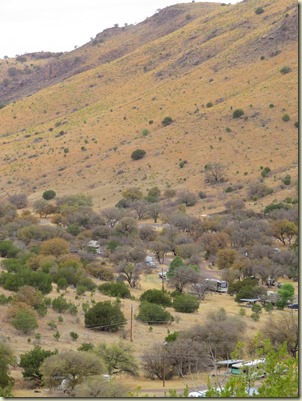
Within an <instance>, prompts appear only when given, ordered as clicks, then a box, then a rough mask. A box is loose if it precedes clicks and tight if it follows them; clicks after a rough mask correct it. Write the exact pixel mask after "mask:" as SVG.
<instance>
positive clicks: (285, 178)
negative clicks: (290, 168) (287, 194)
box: [282, 174, 291, 185]
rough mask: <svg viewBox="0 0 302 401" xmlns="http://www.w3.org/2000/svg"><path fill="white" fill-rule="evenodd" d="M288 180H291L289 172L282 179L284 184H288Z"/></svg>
mask: <svg viewBox="0 0 302 401" xmlns="http://www.w3.org/2000/svg"><path fill="white" fill-rule="evenodd" d="M290 181H291V176H290V175H289V174H287V175H286V176H285V177H284V178H283V180H282V182H283V184H284V185H290Z"/></svg>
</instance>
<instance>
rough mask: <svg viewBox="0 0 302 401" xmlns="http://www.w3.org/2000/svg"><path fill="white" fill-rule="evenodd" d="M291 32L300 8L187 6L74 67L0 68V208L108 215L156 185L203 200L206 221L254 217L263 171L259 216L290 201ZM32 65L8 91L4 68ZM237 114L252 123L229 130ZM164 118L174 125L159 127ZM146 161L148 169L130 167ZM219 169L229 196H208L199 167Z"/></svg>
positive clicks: (105, 35)
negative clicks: (228, 204) (44, 207)
mask: <svg viewBox="0 0 302 401" xmlns="http://www.w3.org/2000/svg"><path fill="white" fill-rule="evenodd" d="M258 7H262V8H263V12H262V13H260V14H257V13H255V10H256V9H257V8H258ZM297 27H298V7H297V3H296V2H294V1H293V0H278V1H272V2H269V1H268V2H266V1H263V0H248V1H247V0H246V1H243V2H241V3H238V4H237V5H224V6H223V5H220V4H219V5H218V4H211V3H192V4H182V5H178V6H172V7H169V8H167V9H164V10H162V11H160V12H159V13H158V14H156V15H155V16H153V17H151V18H148V19H147V20H145V21H144V22H142V23H140V24H137V25H135V26H132V25H130V26H126V27H123V28H118V27H116V28H110V29H109V30H105V31H104V32H102V33H100V34H98V35H96V37H95V38H94V39H93V40H91V42H90V43H87V44H86V45H85V46H83V47H81V48H79V49H76V50H74V51H72V52H70V53H67V54H62V55H54V56H52V57H50V58H46V59H38V60H37V59H35V60H33V56H27V57H26V58H27V60H26V61H23V62H21V61H16V60H4V61H1V70H0V71H1V75H2V76H3V80H4V81H5V79H6V81H5V82H6V85H7V89H5V88H4V86H3V85H4V84H3V83H2V87H1V89H2V91H1V92H2V95H1V102H2V103H5V102H7V101H8V102H9V103H7V104H6V106H5V107H3V108H2V109H1V110H0V121H1V124H0V144H1V147H0V169H1V172H2V174H1V177H0V188H1V197H6V196H7V194H12V193H20V192H23V193H26V194H27V195H28V196H29V199H30V200H32V201H33V200H36V199H38V198H40V196H41V193H42V192H44V191H45V190H46V189H54V190H55V191H56V192H57V193H58V194H59V195H60V196H62V195H64V194H68V193H76V192H77V193H78V192H83V193H88V194H90V195H92V197H93V199H94V205H95V207H96V208H97V209H101V208H103V207H107V206H111V205H114V204H115V203H116V202H117V201H118V200H119V199H120V197H121V196H120V192H121V191H122V190H123V189H124V188H127V187H130V186H139V187H141V188H142V189H143V190H146V189H147V188H150V187H151V186H154V185H158V186H159V187H160V188H161V189H165V188H169V187H173V188H176V189H182V188H187V189H189V190H191V191H193V192H195V193H198V192H199V191H203V192H205V193H206V194H207V199H206V201H203V202H199V203H198V205H197V206H196V210H195V213H197V214H200V213H201V212H204V211H209V210H212V211H214V210H215V211H216V210H218V211H219V210H221V209H223V204H224V202H225V201H226V200H227V199H229V198H232V197H235V198H238V197H240V198H243V199H246V200H247V201H249V203H250V205H251V204H252V203H253V202H251V201H250V200H249V199H248V197H247V191H248V188H249V185H250V184H251V183H252V182H253V181H255V180H256V179H260V178H261V169H263V167H269V168H270V169H271V173H270V175H269V176H268V177H267V178H265V183H267V185H268V186H269V187H271V188H272V189H273V193H272V194H271V195H269V196H266V197H265V198H261V199H260V201H258V202H257V204H256V205H254V206H255V208H256V209H257V208H258V209H262V208H263V206H264V205H266V204H268V203H271V202H272V201H273V200H275V199H276V200H283V199H285V198H286V197H293V196H294V194H295V191H296V190H295V180H296V179H297V164H298V162H297V153H298V150H297V146H298V129H297V127H296V126H295V123H296V122H297V120H298V110H297V102H298V100H297V99H298V91H297V76H298V47H297V39H298V29H297ZM26 63H27V65H29V66H28V69H30V68H31V69H33V70H34V71H32V72H31V73H28V74H25V73H24V74H23V73H22V74H21V75H22V78H21V79H20V81H14V83H12V82H10V79H9V80H8V81H9V82H7V79H8V78H7V74H8V70H9V68H11V67H15V68H17V67H16V66H19V65H20V67H18V68H24V69H25V68H26ZM31 64H32V67H30V66H31ZM283 67H289V72H288V73H281V72H280V70H281V69H282V68H283ZM21 75H20V76H21ZM25 75H26V79H25V78H23V77H24V76H25ZM27 77H28V78H27ZM23 79H25V81H24V82H23V81H22V80H23ZM18 82H19V84H18ZM12 100H13V101H12ZM236 109H243V111H244V115H243V116H241V117H240V118H233V117H232V115H233V112H234V110H236ZM284 115H288V116H289V121H283V120H284V118H283V117H284ZM166 116H170V117H171V118H172V119H173V122H172V124H170V125H168V126H165V127H164V126H163V124H162V120H163V119H164V118H165V117H166ZM296 125H297V124H296ZM143 130H148V132H146V131H145V135H143V134H142V131H143ZM146 134H147V135H146ZM138 148H140V149H144V150H145V151H146V156H145V157H144V158H143V159H141V160H137V161H133V160H131V153H132V152H133V151H134V150H135V149H138ZM181 161H186V163H185V164H184V166H183V168H180V165H179V163H180V162H181ZM213 162H214V163H215V162H222V163H223V164H224V166H225V171H226V175H227V177H228V181H227V182H225V183H223V184H218V185H214V186H211V185H208V184H206V183H205V176H204V166H205V165H206V164H208V163H213ZM287 174H289V175H290V176H291V177H292V181H291V185H289V186H285V185H284V184H283V183H282V179H283V178H284V177H285V176H286V175H287ZM236 185H237V187H238V188H241V189H238V190H236V191H233V192H232V193H229V192H225V189H226V188H227V187H228V186H236Z"/></svg>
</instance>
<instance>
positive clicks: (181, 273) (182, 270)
mask: <svg viewBox="0 0 302 401" xmlns="http://www.w3.org/2000/svg"><path fill="white" fill-rule="evenodd" d="M199 277H200V273H199V272H196V271H195V270H193V269H191V268H190V267H187V266H180V267H178V268H176V269H175V271H174V272H173V276H172V277H170V278H169V286H173V287H175V288H176V290H177V291H178V292H179V293H182V292H183V290H184V288H185V287H186V286H187V285H188V284H192V283H197V282H198V281H199Z"/></svg>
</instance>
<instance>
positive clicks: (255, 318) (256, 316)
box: [251, 312, 260, 322]
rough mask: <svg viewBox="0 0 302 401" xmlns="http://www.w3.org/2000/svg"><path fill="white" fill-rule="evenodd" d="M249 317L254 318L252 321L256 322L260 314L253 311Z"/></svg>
mask: <svg viewBox="0 0 302 401" xmlns="http://www.w3.org/2000/svg"><path fill="white" fill-rule="evenodd" d="M251 318H252V319H253V320H254V322H258V320H259V319H260V315H259V313H256V312H253V313H252V314H251Z"/></svg>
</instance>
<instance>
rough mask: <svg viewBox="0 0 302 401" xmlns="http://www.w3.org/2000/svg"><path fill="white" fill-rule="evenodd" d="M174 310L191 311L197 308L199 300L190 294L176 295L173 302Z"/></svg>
mask: <svg viewBox="0 0 302 401" xmlns="http://www.w3.org/2000/svg"><path fill="white" fill-rule="evenodd" d="M173 308H174V309H175V310H176V312H183V313H193V312H196V311H197V310H198V308H199V300H198V299H197V298H196V297H195V296H194V295H191V294H181V295H177V296H176V297H175V299H174V302H173Z"/></svg>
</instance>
